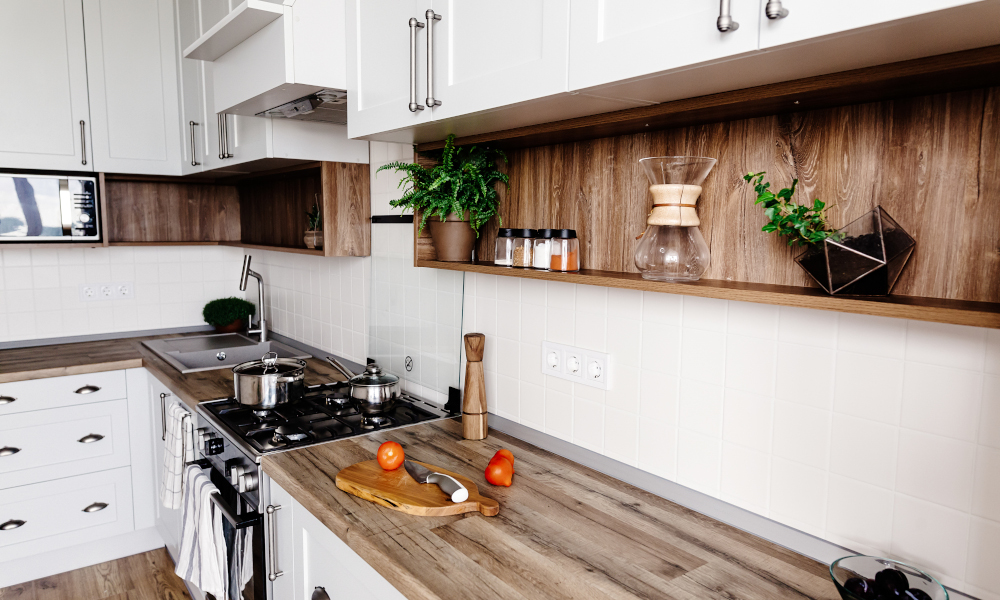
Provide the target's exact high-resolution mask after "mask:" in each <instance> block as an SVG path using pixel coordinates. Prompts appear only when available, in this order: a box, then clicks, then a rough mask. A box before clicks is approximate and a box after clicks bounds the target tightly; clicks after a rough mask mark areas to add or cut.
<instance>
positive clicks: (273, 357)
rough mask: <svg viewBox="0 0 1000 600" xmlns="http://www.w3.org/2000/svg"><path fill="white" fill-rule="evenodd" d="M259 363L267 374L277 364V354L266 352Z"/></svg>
mask: <svg viewBox="0 0 1000 600" xmlns="http://www.w3.org/2000/svg"><path fill="white" fill-rule="evenodd" d="M260 362H262V363H264V373H265V374H267V370H268V369H274V365H275V364H277V362H278V353H277V352H268V353H267V354H265V355H264V356H261V357H260Z"/></svg>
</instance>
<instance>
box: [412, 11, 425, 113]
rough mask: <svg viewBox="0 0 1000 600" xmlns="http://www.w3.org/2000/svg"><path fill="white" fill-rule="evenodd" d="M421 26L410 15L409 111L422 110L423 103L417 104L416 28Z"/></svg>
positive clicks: (422, 25)
mask: <svg viewBox="0 0 1000 600" xmlns="http://www.w3.org/2000/svg"><path fill="white" fill-rule="evenodd" d="M423 27H424V24H423V23H421V22H420V21H418V20H416V19H414V18H413V17H410V112H417V111H418V110H424V107H423V105H421V104H417V30H418V29H423Z"/></svg>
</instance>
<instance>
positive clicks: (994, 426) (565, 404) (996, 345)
mask: <svg viewBox="0 0 1000 600" xmlns="http://www.w3.org/2000/svg"><path fill="white" fill-rule="evenodd" d="M464 303H465V320H464V324H463V329H464V331H465V332H472V331H478V332H482V333H485V334H486V335H487V343H486V355H485V358H484V362H485V365H484V366H485V370H486V382H487V397H488V400H489V409H490V411H491V412H494V413H495V414H498V415H500V416H503V417H505V418H508V419H511V420H514V421H517V422H519V423H521V424H523V425H527V426H529V427H532V428H534V429H537V430H539V431H543V432H545V433H548V434H550V435H553V436H556V437H559V438H562V439H565V440H569V441H571V442H573V443H575V444H578V445H580V446H582V447H584V448H587V449H590V450H593V451H595V452H599V453H602V454H604V455H606V456H608V457H611V458H614V459H616V460H619V461H621V462H624V463H627V464H629V465H632V466H636V467H638V468H640V469H643V470H646V471H648V472H651V473H653V474H656V475H659V476H661V477H664V478H666V479H670V480H673V481H676V482H678V483H680V484H682V485H685V486H688V487H691V488H694V489H696V490H698V491H701V492H704V493H706V494H708V495H711V496H714V497H717V498H720V499H722V500H724V501H727V502H731V503H733V504H736V505H738V506H741V507H743V508H746V509H748V510H751V511H753V512H756V513H758V514H761V515H765V516H767V517H770V518H772V519H774V520H776V521H779V522H781V523H785V524H787V525H790V526H792V527H795V528H797V529H800V530H803V531H806V532H808V533H811V534H813V535H816V536H818V537H821V538H824V539H827V540H830V541H833V542H835V543H838V544H842V545H844V546H847V547H849V548H852V549H855V550H857V551H861V552H869V553H874V554H878V555H883V556H885V555H890V556H898V557H902V558H904V559H907V560H910V561H912V562H914V563H916V564H920V565H924V566H926V567H927V568H929V569H930V570H932V571H933V572H934V573H936V574H938V575H940V576H941V578H942V580H943V581H944V582H945V583H946V584H948V585H952V586H954V587H955V588H957V589H959V590H962V591H966V592H968V593H970V594H973V595H976V596H979V597H981V598H985V599H992V600H997V599H998V598H1000V569H998V568H997V567H998V565H1000V331H996V330H987V329H980V328H973V327H959V326H950V325H939V324H933V323H923V322H916V321H904V320H896V319H883V318H875V317H866V316H859V315H850V314H838V313H834V312H825V311H817V310H806V309H795V308H785V307H781V308H779V307H776V306H768V305H762V304H749V303H743V302H727V301H722V300H712V299H703V298H695V297H687V296H684V297H682V296H675V295H670V294H658V293H650V292H638V291H632V290H619V289H606V288H601V287H594V286H586V285H573V284H567V283H559V282H543V281H535V280H528V279H519V278H514V277H497V276H490V275H473V274H471V273H470V274H467V276H466V283H465V298H464ZM543 340H549V341H553V342H557V343H564V344H572V345H576V346H580V347H584V348H589V349H593V350H597V351H603V352H609V353H610V354H611V360H612V372H611V379H610V383H611V386H612V388H611V390H610V391H608V392H603V391H601V390H596V389H594V388H589V387H586V386H582V385H575V384H572V383H570V382H567V381H565V380H562V379H557V378H553V377H548V376H544V375H542V374H541V372H540V365H541V348H540V343H541V342H542V341H543Z"/></svg>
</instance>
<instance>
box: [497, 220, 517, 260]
mask: <svg viewBox="0 0 1000 600" xmlns="http://www.w3.org/2000/svg"><path fill="white" fill-rule="evenodd" d="M493 264H495V265H496V266H498V267H512V266H514V230H513V229H506V228H505V229H500V230H499V231H497V249H496V254H495V255H494V257H493Z"/></svg>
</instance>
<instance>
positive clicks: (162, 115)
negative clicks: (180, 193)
mask: <svg viewBox="0 0 1000 600" xmlns="http://www.w3.org/2000/svg"><path fill="white" fill-rule="evenodd" d="M83 9H84V15H85V16H86V20H85V26H86V27H85V29H86V41H87V77H88V85H89V90H90V112H91V117H92V119H93V127H92V128H91V130H92V133H91V138H92V140H93V154H94V169H95V170H97V171H107V172H115V173H144V174H155V175H179V174H180V173H181V151H180V148H181V139H182V138H181V116H180V110H179V104H180V102H179V96H178V89H177V63H176V56H177V53H178V51H177V48H176V41H175V38H174V15H173V12H174V11H173V2H171V0H84V2H83ZM185 137H186V136H185Z"/></svg>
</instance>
